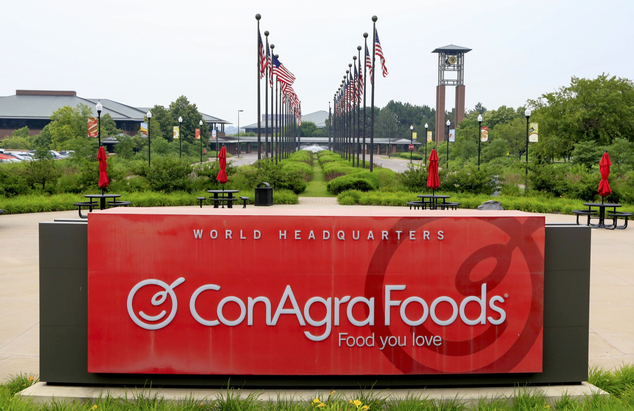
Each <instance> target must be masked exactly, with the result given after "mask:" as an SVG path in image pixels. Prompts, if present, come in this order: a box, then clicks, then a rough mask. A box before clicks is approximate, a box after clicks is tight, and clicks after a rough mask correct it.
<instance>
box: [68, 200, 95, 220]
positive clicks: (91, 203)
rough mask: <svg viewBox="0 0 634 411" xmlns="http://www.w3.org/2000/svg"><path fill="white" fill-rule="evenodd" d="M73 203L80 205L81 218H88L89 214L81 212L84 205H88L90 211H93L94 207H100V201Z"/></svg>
mask: <svg viewBox="0 0 634 411" xmlns="http://www.w3.org/2000/svg"><path fill="white" fill-rule="evenodd" d="M73 205H74V206H77V207H79V217H80V218H88V216H87V215H83V214H82V213H81V208H82V207H88V212H92V209H93V208H98V207H99V203H97V202H95V201H80V202H78V203H73Z"/></svg>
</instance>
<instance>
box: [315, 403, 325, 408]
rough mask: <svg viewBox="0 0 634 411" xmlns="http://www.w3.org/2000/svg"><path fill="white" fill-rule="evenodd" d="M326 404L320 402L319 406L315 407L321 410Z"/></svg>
mask: <svg viewBox="0 0 634 411" xmlns="http://www.w3.org/2000/svg"><path fill="white" fill-rule="evenodd" d="M325 406H326V404H324V403H323V402H320V403H319V405H318V406H317V408H321V407H325Z"/></svg>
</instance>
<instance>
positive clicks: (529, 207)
mask: <svg viewBox="0 0 634 411" xmlns="http://www.w3.org/2000/svg"><path fill="white" fill-rule="evenodd" d="M437 193H439V192H437ZM416 194H417V193H412V192H407V191H395V192H379V191H370V192H362V191H358V190H351V191H344V192H342V193H340V194H339V195H338V196H337V201H338V202H339V204H340V205H380V206H406V205H407V202H408V201H416V200H417V197H416ZM442 194H448V195H451V199H450V201H455V202H458V203H460V208H470V209H477V208H478V206H479V205H480V204H482V203H484V202H485V201H489V200H496V201H499V202H501V203H502V207H504V209H505V210H520V211H527V212H531V213H560V214H572V210H582V209H585V208H586V207H585V206H584V205H583V202H584V201H583V200H574V199H568V198H548V197H515V196H504V195H502V196H499V197H491V196H487V195H469V194H465V193H448V192H442ZM620 210H622V211H627V212H634V206H624V207H622V208H621V209H620Z"/></svg>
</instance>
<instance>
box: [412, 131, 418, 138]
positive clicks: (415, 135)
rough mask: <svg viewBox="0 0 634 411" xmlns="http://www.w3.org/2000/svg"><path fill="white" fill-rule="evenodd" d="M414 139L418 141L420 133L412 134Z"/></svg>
mask: <svg viewBox="0 0 634 411" xmlns="http://www.w3.org/2000/svg"><path fill="white" fill-rule="evenodd" d="M412 139H414V140H418V133H417V132H415V131H414V132H412Z"/></svg>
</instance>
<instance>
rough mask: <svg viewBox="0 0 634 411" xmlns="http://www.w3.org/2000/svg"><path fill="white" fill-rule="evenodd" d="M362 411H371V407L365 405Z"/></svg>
mask: <svg viewBox="0 0 634 411" xmlns="http://www.w3.org/2000/svg"><path fill="white" fill-rule="evenodd" d="M361 409H362V410H363V411H367V410H369V409H370V407H368V406H367V405H364V406H363V407H361Z"/></svg>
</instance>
